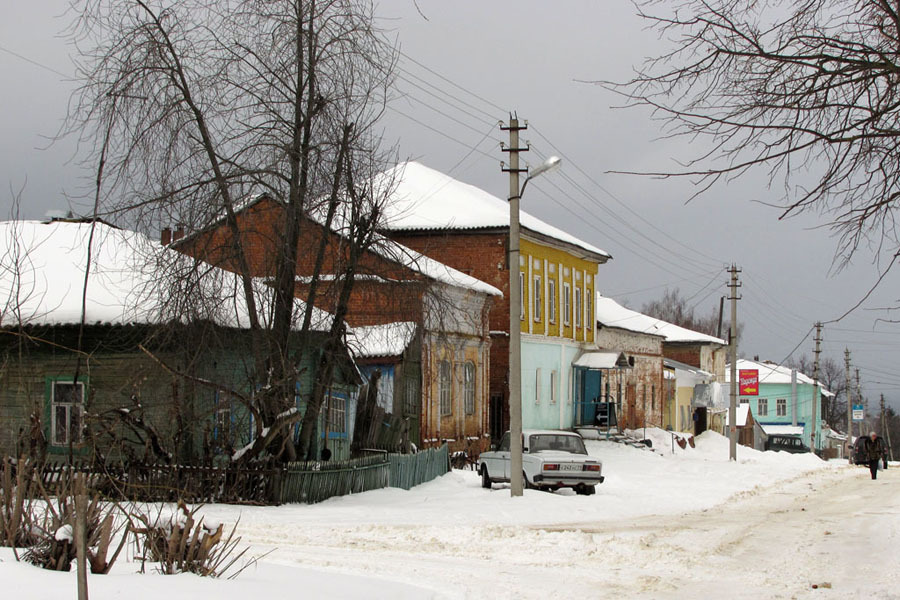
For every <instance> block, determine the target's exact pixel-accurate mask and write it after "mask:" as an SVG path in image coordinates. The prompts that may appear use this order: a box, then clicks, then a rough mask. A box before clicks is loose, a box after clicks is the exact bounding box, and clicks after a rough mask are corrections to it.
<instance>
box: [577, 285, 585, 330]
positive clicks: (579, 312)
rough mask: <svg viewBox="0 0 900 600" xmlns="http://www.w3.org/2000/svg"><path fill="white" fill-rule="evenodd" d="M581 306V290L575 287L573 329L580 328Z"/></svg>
mask: <svg viewBox="0 0 900 600" xmlns="http://www.w3.org/2000/svg"><path fill="white" fill-rule="evenodd" d="M583 308H584V307H583V305H582V304H581V288H580V287H578V286H576V287H575V327H581V323H582V320H583V319H582V317H583V316H584V315H583V313H582V310H583Z"/></svg>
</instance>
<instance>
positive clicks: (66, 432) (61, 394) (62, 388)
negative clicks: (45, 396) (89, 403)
mask: <svg viewBox="0 0 900 600" xmlns="http://www.w3.org/2000/svg"><path fill="white" fill-rule="evenodd" d="M50 414H51V432H50V441H51V444H52V445H54V446H68V445H69V444H80V443H81V442H82V441H84V439H83V428H82V416H83V415H84V382H81V381H79V382H78V383H75V382H72V381H54V382H52V384H51V391H50Z"/></svg>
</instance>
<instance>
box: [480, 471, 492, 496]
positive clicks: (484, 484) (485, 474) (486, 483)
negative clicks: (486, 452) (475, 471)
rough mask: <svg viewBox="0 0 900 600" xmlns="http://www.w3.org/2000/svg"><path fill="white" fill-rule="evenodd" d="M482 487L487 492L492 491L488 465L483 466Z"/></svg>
mask: <svg viewBox="0 0 900 600" xmlns="http://www.w3.org/2000/svg"><path fill="white" fill-rule="evenodd" d="M481 487H483V488H484V489H486V490H489V489H491V476H490V475H488V470H487V466H486V465H481Z"/></svg>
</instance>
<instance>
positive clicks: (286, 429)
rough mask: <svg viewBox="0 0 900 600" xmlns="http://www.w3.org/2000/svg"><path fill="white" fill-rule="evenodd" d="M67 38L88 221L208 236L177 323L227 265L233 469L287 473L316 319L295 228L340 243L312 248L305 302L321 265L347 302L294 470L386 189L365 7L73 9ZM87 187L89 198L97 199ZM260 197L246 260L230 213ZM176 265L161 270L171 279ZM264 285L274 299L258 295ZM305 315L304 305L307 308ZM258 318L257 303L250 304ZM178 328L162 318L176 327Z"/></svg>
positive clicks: (344, 0)
mask: <svg viewBox="0 0 900 600" xmlns="http://www.w3.org/2000/svg"><path fill="white" fill-rule="evenodd" d="M76 6H77V20H76V24H75V26H74V27H73V31H72V35H73V39H74V42H75V44H76V47H77V48H78V50H79V55H80V62H79V75H80V76H81V78H82V80H83V82H84V83H83V85H82V87H81V88H80V89H79V90H78V92H77V93H76V95H75V97H74V98H73V101H72V104H71V111H70V126H71V130H72V131H76V132H78V133H79V135H80V136H81V139H82V141H83V142H85V143H86V144H89V145H90V147H92V148H94V149H95V155H94V157H93V158H92V160H95V161H96V159H97V158H98V157H99V156H100V154H101V151H102V154H103V157H102V158H103V162H104V171H103V172H104V173H105V175H104V177H105V179H104V181H103V182H102V193H98V214H100V215H101V216H106V217H108V218H113V219H115V220H117V221H119V222H125V223H127V224H129V225H130V226H133V227H136V228H138V229H143V230H148V231H151V232H152V231H155V230H158V229H159V228H161V226H164V225H167V224H169V223H173V222H174V223H184V224H188V225H189V227H190V229H191V231H201V230H204V229H207V228H209V227H213V226H215V227H219V228H220V229H222V230H224V231H225V232H227V235H226V236H225V238H224V239H225V240H226V243H225V244H224V245H222V244H221V243H220V242H217V245H216V246H215V247H204V248H198V247H197V246H194V247H193V253H192V255H193V256H194V257H195V258H196V259H198V262H194V263H193V264H190V265H189V266H187V268H185V267H184V264H185V263H184V262H177V261H176V262H177V264H179V265H181V266H182V268H181V270H180V271H179V272H174V273H173V272H167V273H164V275H165V276H167V277H169V278H170V279H173V278H174V279H177V280H178V283H177V285H174V286H173V288H175V289H177V290H178V291H179V294H178V295H175V296H173V298H172V304H173V307H174V308H173V311H174V312H175V313H177V312H178V310H184V311H193V310H194V308H193V307H192V306H191V304H192V303H196V302H197V299H196V296H195V295H194V294H195V292H196V291H197V290H198V289H200V288H202V287H203V286H202V285H201V284H200V281H201V280H202V279H203V278H204V277H205V276H206V275H207V274H208V270H207V269H205V267H204V266H203V262H200V261H210V260H211V261H213V262H215V263H216V264H220V265H222V266H226V268H229V269H230V270H232V271H234V272H235V273H236V274H237V275H238V276H239V281H240V285H238V286H236V291H237V293H238V294H239V295H240V296H241V300H242V301H241V302H240V303H237V304H239V305H240V306H242V307H246V312H247V314H246V315H245V317H246V319H247V325H248V327H249V329H250V331H251V339H252V355H253V365H252V369H250V376H249V379H250V380H249V381H247V382H246V383H245V390H244V391H245V392H247V391H248V390H250V391H252V390H256V392H255V393H253V394H250V393H246V394H243V395H242V394H240V393H239V392H238V391H237V390H235V397H238V398H243V399H245V405H246V407H247V409H248V410H250V412H251V413H252V414H253V415H254V417H255V418H254V424H255V427H256V435H255V441H254V443H253V444H252V446H251V447H250V448H249V449H248V451H247V452H245V453H243V454H242V460H251V459H253V458H255V457H257V456H260V455H262V454H263V453H265V452H268V453H269V454H272V455H275V456H278V457H280V458H281V459H283V460H291V459H294V458H295V456H296V454H295V450H294V446H293V444H292V443H291V437H290V426H291V425H292V424H293V423H295V422H296V421H298V420H299V419H301V415H300V414H299V413H297V412H296V410H295V405H294V396H295V383H296V381H297V379H298V376H299V373H298V368H297V365H298V364H299V363H300V359H301V357H302V356H304V354H305V353H306V352H308V351H309V350H310V349H309V348H307V347H306V344H307V343H308V340H309V338H308V336H307V335H306V333H307V332H308V331H309V330H310V327H311V321H312V315H313V304H314V303H313V302H309V303H307V304H306V305H305V306H303V305H298V304H297V303H296V302H295V292H296V289H295V288H296V275H297V273H298V262H299V261H301V260H305V259H306V258H307V257H306V256H301V255H300V249H299V242H300V240H301V239H302V237H301V236H302V234H301V228H302V227H303V226H304V223H306V222H307V221H308V220H309V219H312V220H314V221H317V222H318V223H321V224H322V225H323V232H331V231H337V232H338V233H339V234H340V235H341V236H342V239H343V240H345V242H346V243H345V245H344V246H343V247H342V248H340V249H339V250H338V251H337V252H336V253H334V254H335V255H334V256H332V257H330V261H326V258H325V257H324V255H323V253H324V252H325V248H326V246H327V242H326V238H327V235H326V233H323V234H322V241H321V243H320V244H318V248H309V249H305V250H308V251H309V252H310V253H311V254H317V255H318V256H319V258H318V260H317V261H316V269H315V270H314V274H313V278H312V280H313V282H314V283H313V284H312V285H313V286H315V282H316V281H317V280H318V278H319V277H320V275H321V274H322V272H323V264H324V262H328V265H329V267H331V271H332V272H335V273H340V274H341V275H342V277H341V278H340V282H341V284H342V285H343V287H344V288H346V289H343V290H342V293H339V294H337V295H336V300H335V304H334V305H333V306H330V307H328V308H329V309H330V311H331V312H332V313H333V315H334V318H333V320H332V323H331V326H330V328H329V331H328V336H327V339H326V341H325V343H324V347H323V348H321V350H322V352H321V353H320V354H318V355H317V356H318V357H319V358H318V365H317V371H316V373H314V374H313V377H312V381H313V395H312V398H311V399H310V401H309V402H308V405H307V410H306V413H305V415H303V416H302V418H303V433H302V435H301V443H300V448H299V449H300V453H301V454H306V453H307V452H308V450H309V447H310V441H311V436H312V427H313V425H314V423H315V421H316V419H317V417H318V413H319V408H320V407H321V403H322V397H323V395H324V393H325V390H326V389H327V382H328V381H329V380H330V377H331V373H332V370H333V368H334V361H335V360H336V357H337V356H340V355H341V353H342V352H344V350H343V335H344V331H343V317H344V316H345V315H346V311H347V300H348V298H349V294H350V292H351V290H352V285H353V283H354V279H355V278H354V276H353V275H354V272H355V270H356V269H357V263H358V262H359V260H360V257H361V255H362V254H363V253H364V251H365V249H366V247H367V246H368V245H370V244H372V243H373V232H374V229H375V227H376V225H377V222H378V219H379V216H380V214H381V205H382V204H383V202H384V201H385V198H386V197H387V196H388V194H389V192H390V190H389V189H386V187H385V186H383V185H382V186H376V185H373V183H372V182H373V178H374V176H375V174H376V173H378V172H380V171H382V170H383V169H384V167H385V165H386V159H387V158H388V157H389V152H384V151H383V149H382V148H381V143H380V140H379V138H378V137H377V135H375V130H374V125H375V123H376V122H377V120H378V118H379V116H380V115H381V112H382V110H383V108H384V105H385V102H386V100H387V97H388V93H389V90H390V85H391V80H392V69H393V65H394V62H395V57H396V53H395V50H394V48H393V46H392V45H391V44H390V43H389V42H388V40H386V39H385V38H384V36H383V35H382V33H381V32H380V31H379V30H378V29H377V28H376V26H375V23H374V16H373V7H372V5H371V3H370V2H369V1H368V0H319V1H317V0H228V1H211V0H187V1H180V2H174V1H172V2H168V1H161V0H160V1H152V0H124V1H123V0H84V1H83V2H80V3H77V5H76ZM100 188H101V182H100V181H98V189H100ZM259 194H265V195H266V196H268V197H270V198H273V199H274V200H276V201H277V202H278V203H279V204H280V206H281V207H282V209H283V210H282V212H281V217H280V219H279V221H278V224H277V227H276V228H275V229H274V230H271V231H269V232H268V233H267V235H268V236H269V239H267V240H265V242H266V249H267V250H268V252H267V255H266V256H265V257H264V258H263V259H261V258H260V256H259V248H258V247H256V246H254V242H255V241H258V240H255V241H252V240H251V237H252V236H250V235H249V234H250V233H252V232H248V231H246V230H245V228H244V227H243V226H242V223H241V212H242V209H243V208H244V207H245V206H246V205H247V203H248V201H249V200H252V199H253V198H256V197H258V195H259ZM176 262H173V263H172V264H176ZM259 278H264V279H265V282H266V285H267V286H268V287H269V288H270V289H271V291H272V293H271V294H264V295H262V296H260V294H259V290H258V287H259V285H258V284H259V282H258V279H259ZM310 297H311V298H316V297H317V296H316V293H315V290H313V292H312V293H311V295H310ZM260 302H263V304H260ZM174 316H175V315H173V317H174Z"/></svg>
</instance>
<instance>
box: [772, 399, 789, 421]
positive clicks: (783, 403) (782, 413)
mask: <svg viewBox="0 0 900 600" xmlns="http://www.w3.org/2000/svg"><path fill="white" fill-rule="evenodd" d="M775 416H776V417H786V416H787V398H777V399H776V400H775Z"/></svg>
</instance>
